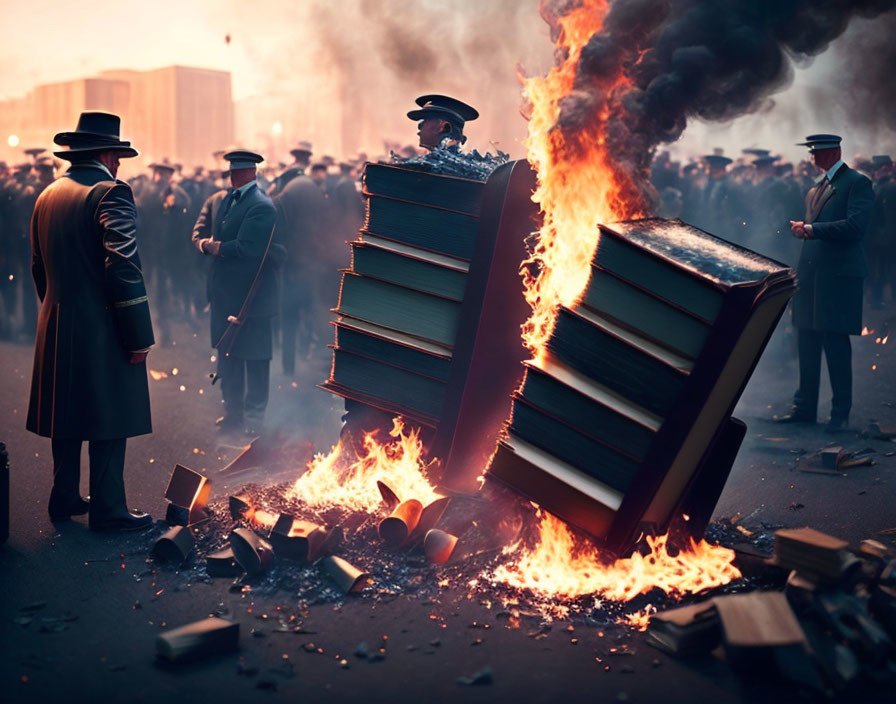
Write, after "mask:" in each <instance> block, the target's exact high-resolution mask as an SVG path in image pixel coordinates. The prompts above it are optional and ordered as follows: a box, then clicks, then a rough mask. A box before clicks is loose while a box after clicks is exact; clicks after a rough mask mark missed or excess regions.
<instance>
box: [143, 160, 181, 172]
mask: <svg viewBox="0 0 896 704" xmlns="http://www.w3.org/2000/svg"><path fill="white" fill-rule="evenodd" d="M149 168H150V169H152V170H153V171H169V172H171V173H174V171H175V170H176V168H175V166H174V164H171V163H169V162H167V161H154V162H153V163H151V164H150V165H149Z"/></svg>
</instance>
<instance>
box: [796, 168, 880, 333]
mask: <svg viewBox="0 0 896 704" xmlns="http://www.w3.org/2000/svg"><path fill="white" fill-rule="evenodd" d="M873 203H874V192H873V190H872V187H871V181H869V180H868V178H867V177H865V176H863V175H862V174H860V173H859V172H858V171H855V170H854V169H851V168H849V167H848V166H846V165H844V166H842V167H840V169H839V170H838V171H837V173H835V174H834V178H833V179H832V180H831V181H830V183H828V182H827V180H823V181H822V182H821V183H819V184H818V185H816V186H814V187H813V188H812V189H810V190H809V193H808V194H807V195H806V216H805V221H806V222H807V223H811V224H812V227H813V234H812V239H808V240H805V241H804V242H803V247H802V251H801V252H800V260H799V264H798V265H797V283H798V288H797V291H796V294H795V295H794V297H793V322H794V325H796V326H797V327H801V328H809V329H812V330H823V331H827V332H839V333H845V334H848V335H858V334H859V333H861V331H862V290H863V285H862V279H863V277H864V276H865V275H866V274H867V271H868V266H867V263H866V261H865V252H864V250H863V248H862V238H863V237H864V236H865V231H866V230H867V229H868V223H869V219H870V216H871V207H872V205H873Z"/></svg>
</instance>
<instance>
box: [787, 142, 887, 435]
mask: <svg viewBox="0 0 896 704" xmlns="http://www.w3.org/2000/svg"><path fill="white" fill-rule="evenodd" d="M840 141H841V138H840V137H839V136H837V135H833V134H814V135H810V136H809V137H807V138H806V141H805V142H802V143H801V144H800V146H807V147H809V149H810V153H811V155H812V160H813V161H814V162H815V166H816V167H817V168H818V169H819V170H820V171H822V172H823V174H822V176H821V177H820V178H819V180H818V181H817V183H816V185H815V186H814V187H813V188H811V189H810V190H809V193H808V194H807V195H806V216H805V219H804V220H797V221H791V222H790V229H791V232H792V233H793V235H794V237H797V238H800V239H802V240H803V247H802V252H801V253H800V260H799V264H798V266H797V281H798V288H797V291H796V294H795V295H794V297H793V324H794V327H796V329H797V345H798V349H799V364H800V386H799V389H798V390H797V392H796V394H795V395H794V400H793V409H792V411H791V413H790V414H788V415H786V416H783V417H781V418H778V419H777V420H778V422H782V423H815V422H816V417H817V414H818V385H819V379H820V376H821V354H822V351H823V352H824V355H825V357H826V359H827V364H828V373H829V374H830V378H831V390H832V391H833V399H832V403H831V417H830V420H829V421H828V424H827V428H826V429H825V430H826V432H829V433H835V432H838V431H841V430H846V429H847V428H848V425H849V411H850V408H851V407H852V348H851V346H850V342H849V336H850V335H859V334H861V332H862V293H863V279H864V277H865V276H866V274H867V271H868V267H867V263H866V261H865V253H864V251H863V248H862V238H863V237H864V235H865V231H866V230H867V229H868V223H869V219H870V216H871V207H872V205H873V203H874V192H873V190H872V187H871V181H869V180H868V178H866V177H865V176H863V175H862V174H860V173H859V172H858V171H855V170H854V169H851V168H849V166H847V165H846V164H845V163H844V162H843V159H842V157H841V151H840Z"/></svg>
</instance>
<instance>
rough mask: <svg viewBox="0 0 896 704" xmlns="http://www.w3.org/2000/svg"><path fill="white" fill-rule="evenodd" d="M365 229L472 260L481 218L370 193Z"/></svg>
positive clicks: (375, 233)
mask: <svg viewBox="0 0 896 704" xmlns="http://www.w3.org/2000/svg"><path fill="white" fill-rule="evenodd" d="M365 213H366V215H365V219H364V230H365V231H367V232H370V233H372V234H374V235H379V236H380V237H385V238H387V239H391V240H396V241H398V242H404V243H406V244H410V245H413V246H417V247H422V248H423V249H428V250H432V251H433V252H441V253H443V254H448V255H450V256H453V257H460V258H461V259H466V260H469V259H470V258H472V256H473V246H474V244H475V242H476V230H477V228H478V226H479V218H476V217H473V216H472V215H465V214H464V213H455V212H453V211H451V210H442V209H440V208H431V207H429V206H426V205H421V204H419V203H411V202H408V201H403V200H395V199H393V198H384V197H382V196H370V197H368V198H367V204H366V206H365Z"/></svg>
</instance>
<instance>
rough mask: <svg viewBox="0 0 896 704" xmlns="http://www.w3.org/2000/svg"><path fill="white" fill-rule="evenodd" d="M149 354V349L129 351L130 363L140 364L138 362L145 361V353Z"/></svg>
mask: <svg viewBox="0 0 896 704" xmlns="http://www.w3.org/2000/svg"><path fill="white" fill-rule="evenodd" d="M148 354H149V350H143V351H142V352H131V359H130V362H131V364H140V362H145V361H146V355H148Z"/></svg>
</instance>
